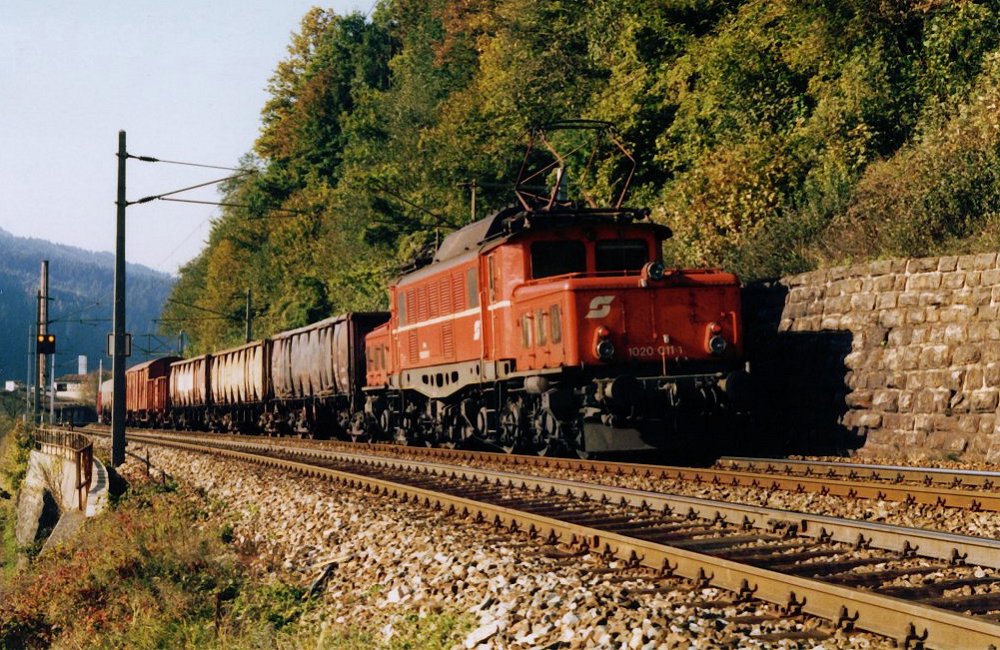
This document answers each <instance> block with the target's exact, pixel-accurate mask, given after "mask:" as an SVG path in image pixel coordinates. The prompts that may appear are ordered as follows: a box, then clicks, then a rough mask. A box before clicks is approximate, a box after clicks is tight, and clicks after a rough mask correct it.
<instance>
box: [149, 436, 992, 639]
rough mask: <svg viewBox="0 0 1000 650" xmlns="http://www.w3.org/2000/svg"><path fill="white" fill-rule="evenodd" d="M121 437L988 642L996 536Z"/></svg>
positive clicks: (289, 450) (898, 628) (903, 631)
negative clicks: (327, 481)
mask: <svg viewBox="0 0 1000 650" xmlns="http://www.w3.org/2000/svg"><path fill="white" fill-rule="evenodd" d="M130 438H131V440H132V441H133V442H148V443H153V444H166V445H168V446H172V447H175V448H179V449H184V450H188V451H200V452H209V453H218V454H222V455H224V456H227V457H230V458H234V459H239V460H244V461H249V462H255V463H260V464H264V465H269V466H272V467H277V468H281V469H283V470H293V471H298V472H301V473H304V474H307V475H312V476H325V477H327V478H332V479H334V480H338V481H340V482H342V483H344V484H346V485H351V486H355V487H364V488H366V489H369V490H374V491H378V492H380V493H383V494H386V495H394V496H397V497H399V498H405V499H407V500H412V501H418V502H420V503H424V504H425V505H428V506H431V507H436V508H444V509H447V510H449V511H451V512H455V513H456V514H466V515H468V516H471V517H474V518H475V519H477V520H479V521H483V522H491V523H492V524H493V525H494V526H496V527H497V528H498V529H499V528H503V529H506V530H508V531H511V532H516V531H520V532H524V533H526V534H528V535H530V536H532V537H535V538H541V539H544V540H547V541H549V542H550V543H557V542H559V543H561V544H563V545H564V546H565V547H567V548H568V549H571V550H572V552H574V553H583V552H596V553H602V554H604V555H606V556H607V557H608V558H617V559H618V560H621V561H623V562H624V563H625V564H624V566H626V567H633V568H636V569H639V568H640V567H645V569H646V570H647V571H653V572H656V574H657V575H658V576H659V577H660V578H663V579H666V578H668V577H673V576H681V577H684V578H687V579H691V580H694V581H695V583H696V584H698V585H704V586H715V587H719V588H723V589H726V590H728V591H730V592H731V593H733V594H734V596H733V597H734V598H735V599H736V600H737V601H739V600H743V599H760V600H764V601H767V602H770V603H774V604H777V605H779V606H781V607H782V608H783V610H784V611H785V612H786V613H787V614H788V615H791V616H796V615H800V614H810V615H814V616H818V617H821V618H824V619H826V620H828V621H831V622H832V623H833V624H834V626H837V627H845V628H857V629H863V630H868V631H871V632H875V633H877V634H881V635H884V636H887V637H889V638H892V639H894V640H896V641H897V642H899V643H901V644H903V645H904V646H905V647H954V648H973V647H981V648H988V647H996V646H997V645H998V644H1000V625H998V618H997V614H998V612H1000V578H998V577H997V576H996V571H995V569H996V567H997V565H998V563H1000V553H998V551H1000V545H998V543H997V542H994V541H992V540H984V539H981V538H972V537H964V536H959V535H952V534H948V533H935V532H931V531H924V530H918V529H906V528H897V527H893V526H887V525H883V524H874V523H865V522H857V521H850V520H840V519H836V518H832V517H819V516H811V515H805V514H802V513H789V512H784V511H779V510H772V509H767V508H761V507H755V506H739V505H735V504H729V503H719V502H711V501H707V500H703V499H693V498H690V497H675V496H670V495H663V494H657V493H652V492H643V491H640V490H629V489H625V488H613V487H608V486H599V485H594V484H593V483H591V482H579V481H568V480H561V479H554V478H546V477H539V476H529V475H525V474H517V473H514V472H510V471H500V470H489V469H476V468H469V467H459V466H455V465H449V464H443V463H440V462H431V461H424V460H412V459H403V458H388V457H386V456H384V455H381V456H375V457H372V456H364V455H362V454H358V453H353V452H346V451H332V450H322V449H309V448H303V447H301V446H290V445H281V446H274V445H268V444H262V443H260V442H247V441H245V440H243V441H238V440H224V439H220V438H216V439H214V440H211V441H209V443H208V444H205V443H204V441H199V442H198V444H195V443H194V442H193V441H192V440H191V437H190V436H181V438H183V439H184V441H178V440H167V439H165V436H163V435H153V436H149V435H141V434H134V435H131V436H130Z"/></svg>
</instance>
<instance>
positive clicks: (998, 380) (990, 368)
mask: <svg viewBox="0 0 1000 650" xmlns="http://www.w3.org/2000/svg"><path fill="white" fill-rule="evenodd" d="M983 385H984V386H1000V363H998V362H996V361H991V362H989V363H987V364H986V368H985V369H984V370H983Z"/></svg>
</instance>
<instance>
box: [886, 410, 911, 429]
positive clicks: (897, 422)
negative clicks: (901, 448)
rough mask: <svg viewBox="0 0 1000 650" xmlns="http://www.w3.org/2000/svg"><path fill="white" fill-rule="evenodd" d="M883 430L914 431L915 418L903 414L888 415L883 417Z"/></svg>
mask: <svg viewBox="0 0 1000 650" xmlns="http://www.w3.org/2000/svg"><path fill="white" fill-rule="evenodd" d="M882 428H883V429H893V430H896V431H912V430H913V416H912V415H908V414H903V413H886V414H885V415H883V416H882Z"/></svg>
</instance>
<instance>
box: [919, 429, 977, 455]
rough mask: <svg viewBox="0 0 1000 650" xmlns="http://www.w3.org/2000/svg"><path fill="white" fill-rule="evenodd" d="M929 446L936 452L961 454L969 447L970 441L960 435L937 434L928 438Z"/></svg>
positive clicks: (949, 433) (950, 433)
mask: <svg viewBox="0 0 1000 650" xmlns="http://www.w3.org/2000/svg"><path fill="white" fill-rule="evenodd" d="M927 446H928V447H929V448H930V449H932V450H935V451H940V452H951V453H955V454H960V453H962V452H963V451H965V449H966V448H967V447H968V446H969V439H968V437H967V436H964V435H962V434H960V433H952V432H942V433H935V434H932V435H931V436H929V437H928V439H927Z"/></svg>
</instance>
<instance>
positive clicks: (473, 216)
mask: <svg viewBox="0 0 1000 650" xmlns="http://www.w3.org/2000/svg"><path fill="white" fill-rule="evenodd" d="M458 186H459V187H464V188H468V189H469V191H470V192H471V193H472V209H471V210H470V212H471V216H470V219H469V223H472V222H474V221H475V220H476V190H478V189H479V183H477V182H476V179H474V178H473V179H472V180H470V181H468V182H466V183H459V184H458Z"/></svg>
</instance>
